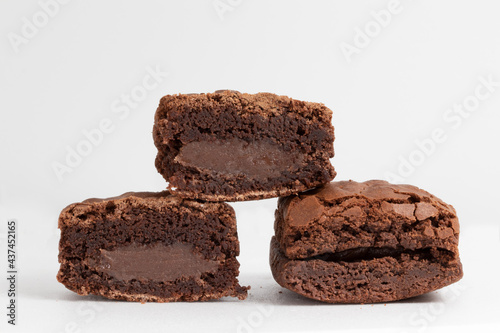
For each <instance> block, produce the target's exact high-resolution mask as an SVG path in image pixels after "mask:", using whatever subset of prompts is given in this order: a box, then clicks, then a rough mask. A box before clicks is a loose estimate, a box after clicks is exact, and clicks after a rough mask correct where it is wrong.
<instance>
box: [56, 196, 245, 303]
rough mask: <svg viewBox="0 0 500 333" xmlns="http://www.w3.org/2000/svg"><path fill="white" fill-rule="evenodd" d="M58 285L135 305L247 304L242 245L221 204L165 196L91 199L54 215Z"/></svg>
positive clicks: (230, 211)
mask: <svg viewBox="0 0 500 333" xmlns="http://www.w3.org/2000/svg"><path fill="white" fill-rule="evenodd" d="M59 228H60V229H61V240H60V243H59V262H60V263H61V267H60V270H59V273H58V275H57V279H58V280H59V282H61V283H62V284H64V285H65V286H66V288H68V289H69V290H72V291H74V292H76V293H78V294H80V295H88V294H94V295H101V296H104V297H107V298H112V299H121V300H127V301H140V302H149V301H154V302H170V301H204V300H210V299H218V298H221V297H224V296H233V297H238V298H240V299H244V298H245V297H246V296H247V289H248V287H242V286H240V285H239V283H238V279H237V276H238V273H239V263H238V261H237V260H236V256H237V255H238V254H239V242H238V236H237V232H236V218H235V214H234V211H233V209H232V208H231V207H230V206H229V205H227V204H225V203H201V202H196V201H191V200H183V199H180V198H178V197H175V196H172V195H171V194H169V193H168V192H160V193H147V192H142V193H132V192H131V193H126V194H124V195H122V196H119V197H115V198H109V199H89V200H86V201H83V202H81V203H75V204H72V205H70V206H68V207H67V208H65V209H64V210H63V211H62V212H61V215H60V217H59Z"/></svg>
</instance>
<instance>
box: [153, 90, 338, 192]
mask: <svg viewBox="0 0 500 333" xmlns="http://www.w3.org/2000/svg"><path fill="white" fill-rule="evenodd" d="M331 120H332V111H331V110H330V109H328V108H327V107H325V106H324V105H323V104H320V103H311V102H302V101H298V100H294V99H291V98H289V97H285V96H277V95H274V94H270V93H258V94H242V93H239V92H235V91H219V92H215V93H212V94H189V95H167V96H165V97H163V98H162V99H161V101H160V105H159V107H158V110H157V111H156V116H155V124H154V128H153V136H154V142H155V145H156V147H157V148H158V155H157V157H156V168H157V169H158V171H159V172H160V173H161V174H162V175H163V177H164V178H165V179H166V180H167V181H168V182H169V188H170V189H171V190H172V191H174V192H175V193H176V194H177V195H179V196H181V197H185V198H195V199H201V200H208V201H240V200H253V199H263V198H270V197H277V196H284V195H289V194H292V193H297V192H300V191H304V190H307V189H310V188H313V187H315V186H318V185H321V184H324V183H328V182H329V181H331V180H332V179H333V178H334V177H335V174H336V173H335V171H334V168H333V167H332V165H331V164H330V158H331V157H333V140H334V133H333V131H334V130H333V126H332V124H331Z"/></svg>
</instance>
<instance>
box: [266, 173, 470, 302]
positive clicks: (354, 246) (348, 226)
mask: <svg viewBox="0 0 500 333" xmlns="http://www.w3.org/2000/svg"><path fill="white" fill-rule="evenodd" d="M275 217H276V220H275V232H276V236H275V237H273V239H272V241H271V255H270V263H271V269H272V272H273V276H274V278H275V280H276V281H277V282H278V283H279V284H280V285H281V286H283V287H285V288H288V289H290V290H292V291H295V292H297V293H299V294H301V295H303V296H306V297H309V298H313V299H317V300H320V301H324V302H330V303H375V302H387V301H395V300H400V299H405V298H409V297H413V296H417V295H421V294H424V293H427V292H430V291H433V290H436V289H439V288H442V287H444V286H447V285H449V284H451V283H454V282H456V281H458V280H460V279H461V277H462V275H463V273H462V265H461V263H460V259H459V255H458V235H459V223H458V218H457V216H456V212H455V210H454V208H453V207H452V206H450V205H448V204H446V203H444V202H443V201H441V200H440V199H438V198H436V197H435V196H433V195H431V194H429V193H428V192H426V191H423V190H421V189H419V188H417V187H414V186H411V185H392V184H389V183H387V182H385V181H381V180H372V181H367V182H364V183H357V182H354V181H340V182H332V183H330V184H327V185H325V186H322V187H319V188H317V189H314V190H311V191H308V192H304V193H300V194H298V195H293V196H289V197H286V198H280V199H279V200H278V209H277V210H276V213H275Z"/></svg>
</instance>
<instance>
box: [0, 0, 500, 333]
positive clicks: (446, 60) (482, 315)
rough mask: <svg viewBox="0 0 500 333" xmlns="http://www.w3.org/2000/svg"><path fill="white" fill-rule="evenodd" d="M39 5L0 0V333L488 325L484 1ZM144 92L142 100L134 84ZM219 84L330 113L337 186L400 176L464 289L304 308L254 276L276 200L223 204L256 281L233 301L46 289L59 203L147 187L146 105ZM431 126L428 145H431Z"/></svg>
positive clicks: (493, 117) (499, 117)
mask: <svg viewBox="0 0 500 333" xmlns="http://www.w3.org/2000/svg"><path fill="white" fill-rule="evenodd" d="M54 1H55V0H54ZM54 1H50V0H42V1H41V2H40V3H42V4H44V3H52V4H53V3H54ZM40 3H39V2H37V1H32V0H30V1H2V2H1V4H0V94H1V95H0V97H1V98H0V110H1V111H0V112H1V113H0V142H1V145H0V220H1V230H0V242H1V244H0V245H1V248H0V268H1V269H2V272H5V271H6V245H5V233H6V222H7V220H8V219H11V218H15V219H17V221H18V225H19V235H18V238H19V239H18V252H19V257H18V258H19V272H20V274H19V285H18V293H19V297H18V325H17V326H16V327H15V328H12V327H7V324H6V321H7V318H6V316H5V313H6V312H7V311H6V309H5V307H6V305H7V295H6V290H7V285H6V281H5V278H4V277H3V276H4V273H2V274H0V277H2V278H1V280H0V281H1V283H0V288H1V289H0V303H1V304H0V309H3V310H0V318H1V319H0V321H1V322H0V327H1V329H0V330H1V331H2V332H3V331H5V329H6V328H7V329H8V330H9V331H12V332H33V331H37V332H41V331H47V332H101V331H103V332H104V331H105V332H107V331H109V330H110V329H112V330H115V329H116V330H120V331H122V332H128V331H139V330H140V331H146V332H147V331H151V332H153V331H162V332H167V331H168V332H170V331H172V332H178V331H183V330H187V331H212V330H218V331H221V332H226V331H227V332H265V331H279V332H288V331H290V332H301V331H314V330H333V329H336V330H345V331H355V332H357V331H365V330H375V331H377V330H378V331H384V332H386V331H395V332H434V331H440V332H444V331H452V330H458V331H462V330H464V331H465V330H466V331H470V330H471V329H480V330H482V331H495V332H498V330H500V318H499V313H500V305H499V304H498V299H499V298H500V291H499V289H498V275H499V273H500V265H499V259H498V255H499V254H500V229H499V227H500V220H499V217H498V216H499V215H498V214H497V213H496V209H497V208H498V199H500V198H499V194H498V190H497V188H498V187H499V186H500V181H499V177H498V169H499V167H500V166H499V158H498V144H499V142H500V140H499V139H500V134H499V130H498V126H499V123H500V113H499V107H500V86H499V85H498V82H500V33H499V32H500V20H499V19H498V15H499V13H500V4H499V3H498V2H496V1H468V2H465V1H439V2H438V1H403V0H402V1H401V2H399V3H398V2H396V3H394V2H393V3H391V2H389V1H378V0H377V1H355V2H354V1H264V0H258V1H257V0H253V1H244V0H221V1H218V0H217V1H213V0H207V1H175V2H174V1H159V0H158V1H106V2H103V1H82V0H73V1H69V2H68V3H67V4H62V0H61V4H59V5H57V6H54V5H52V6H48V7H47V6H43V5H41V4H40ZM215 5H218V6H219V7H218V8H219V12H218V11H217V9H216V7H215ZM224 6H225V7H224ZM43 7H46V9H43ZM47 8H48V9H47ZM389 10H392V14H390V18H388V16H387V15H385V16H384V15H383V14H384V13H385V14H387V13H390V11H389ZM47 12H50V15H49V14H47ZM373 12H376V13H378V15H374V14H373ZM376 17H378V21H377V19H376ZM382 21H383V22H382ZM380 22H382V23H380ZM360 31H361V32H360ZM366 33H368V36H367V35H366ZM343 49H344V50H346V49H350V50H351V51H352V52H354V51H353V50H355V53H353V54H351V55H350V56H349V55H346V54H345V52H344V51H342V50H343ZM152 70H153V71H155V70H156V71H159V72H162V73H166V72H168V75H164V74H160V75H159V77H158V83H155V81H152V80H150V79H148V78H147V75H148V71H152ZM145 78H146V80H149V81H147V82H146V83H149V85H148V87H149V88H150V89H149V90H147V89H144V88H141V86H142V84H143V80H144V79H145ZM484 80H490V81H493V82H497V83H496V86H495V84H493V85H490V86H489V87H486V86H485V85H484V84H483V83H482V82H483V81H484ZM152 85H156V86H155V87H152ZM488 88H489V90H488ZM217 89H234V90H239V91H242V92H249V93H255V92H259V91H267V92H274V93H277V94H284V95H289V96H291V97H294V98H296V99H302V100H307V101H315V102H323V103H324V104H325V105H327V106H328V107H329V108H331V109H332V110H333V124H334V126H335V128H336V140H335V150H336V156H335V158H334V159H333V160H332V162H333V164H334V166H335V167H336V169H337V171H338V176H337V180H344V179H354V180H358V181H362V180H367V179H372V178H381V179H394V177H396V178H397V179H396V180H397V181H398V182H405V183H411V184H414V185H417V186H419V187H422V188H424V189H426V190H428V191H430V192H431V193H433V194H435V195H437V196H438V197H440V198H442V199H443V200H445V201H446V202H449V203H451V204H453V205H454V206H455V207H456V209H457V211H458V213H459V217H460V221H461V225H462V234H461V244H460V250H461V256H462V260H463V264H464V271H465V277H464V279H463V280H462V281H461V282H460V283H458V284H455V285H454V286H452V287H449V288H445V289H443V290H441V291H438V292H434V293H431V294H429V295H425V296H422V297H418V298H415V299H412V300H407V301H403V302H398V303H390V304H387V305H385V304H379V305H327V304H320V303H317V302H313V301H310V300H307V299H304V298H301V297H299V296H297V295H295V294H293V293H291V292H288V291H287V290H283V289H281V288H280V287H279V286H278V285H277V284H276V283H275V282H274V280H273V279H272V277H271V275H270V270H269V267H268V259H267V257H268V244H269V240H270V238H271V236H272V234H273V230H272V226H273V212H274V209H275V206H276V199H269V200H264V201H258V202H246V203H237V204H234V205H233V207H235V209H236V212H237V217H238V227H239V235H240V240H241V256H240V262H241V275H240V281H241V283H242V284H243V285H251V286H252V289H251V291H250V295H249V297H248V299H247V300H245V301H235V300H231V299H227V300H222V301H217V302H209V303H196V304H186V303H179V304H146V305H141V304H135V303H125V302H112V301H106V300H103V299H101V298H97V297H86V298H83V297H79V296H77V295H75V294H73V293H71V292H70V291H68V290H66V289H65V288H64V287H63V286H62V285H60V284H59V283H58V282H57V281H56V279H55V275H56V273H57V269H58V263H57V242H58V238H59V233H58V230H57V217H58V214H59V212H60V211H61V209H62V208H63V207H64V206H65V205H67V204H69V203H71V202H74V201H80V200H83V199H85V198H88V197H106V196H113V195H117V194H121V193H123V192H127V191H131V190H155V191H156V190H161V189H163V188H164V187H165V182H164V180H163V178H162V177H161V176H160V175H158V174H157V172H156V170H155V168H154V157H155V154H156V149H155V147H154V145H153V141H152V136H151V129H152V125H153V115H154V112H155V110H156V106H157V104H158V101H159V99H160V97H161V96H163V95H165V94H170V93H179V92H181V93H189V92H212V91H214V90H217ZM141 92H142V93H144V94H142V95H141ZM131 93H135V97H136V102H134V101H132V102H133V103H132V104H130V106H128V107H127V106H125V105H126V104H124V102H123V101H122V98H126V96H125V95H130V94H131ZM464 103H465V106H463V104H464ZM457 105H458V106H457ZM460 105H462V106H461V107H462V109H463V110H465V111H464V112H462V114H461V115H460V114H458V113H455V111H454V110H457V108H458V107H460ZM103 121H104V122H105V123H106V122H108V123H109V124H111V125H110V127H111V129H110V130H108V131H107V132H108V133H105V134H103V137H102V138H99V135H97V136H96V137H95V138H96V139H95V140H94V141H95V143H94V144H92V145H91V146H90V148H89V146H88V143H85V141H86V140H87V139H86V137H85V134H84V132H85V131H87V132H91V133H95V129H96V128H99V126H100V124H101V123H102V122H103ZM436 131H437V132H438V133H439V138H440V139H439V140H438V141H439V142H437V143H436V142H435V143H433V144H430V143H429V139H430V138H432V135H433V134H432V133H434V132H436ZM419 143H420V146H422V144H424V148H419ZM85 145H87V146H85ZM84 146H85V147H86V148H87V151H86V152H85V153H86V156H83V157H82V158H81V160H79V161H76V162H75V161H73V162H74V163H73V167H71V172H65V173H64V174H63V175H62V176H61V175H60V177H59V178H58V176H57V174H56V172H54V165H56V164H57V163H60V164H57V165H59V166H60V165H63V164H67V161H66V158H67V155H68V151H70V150H76V149H78V147H80V148H81V149H82V147H84ZM85 147H84V148H85ZM66 171H68V170H67V169H66ZM281 291H282V293H280V292H281Z"/></svg>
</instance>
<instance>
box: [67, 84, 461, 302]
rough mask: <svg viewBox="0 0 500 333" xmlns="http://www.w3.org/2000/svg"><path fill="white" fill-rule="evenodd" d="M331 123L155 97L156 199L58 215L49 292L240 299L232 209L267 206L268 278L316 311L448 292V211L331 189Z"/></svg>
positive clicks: (270, 97) (264, 97)
mask: <svg viewBox="0 0 500 333" xmlns="http://www.w3.org/2000/svg"><path fill="white" fill-rule="evenodd" d="M331 120H332V112H331V110H329V109H328V108H327V107H325V106H324V105H323V104H320V103H310V102H302V101H298V100H294V99H291V98H288V97H285V96H277V95H274V94H269V93H259V94H254V95H251V94H242V93H239V92H236V91H217V92H215V93H212V94H189V95H168V96H165V97H163V98H162V99H161V101H160V105H159V107H158V110H157V111H156V115H155V124H154V128H153V137H154V142H155V145H156V147H157V148H158V155H157V157H156V168H157V170H158V171H159V172H160V174H162V175H163V177H164V178H165V179H166V180H167V182H168V190H167V191H164V192H160V193H144V192H142V193H137V192H136V193H133V192H131V193H126V194H124V195H122V196H119V197H115V198H108V199H89V200H86V201H83V202H81V203H75V204H72V205H70V206H68V207H66V208H65V209H64V210H63V211H62V213H61V216H60V218H59V227H60V229H61V241H60V245H59V246H60V253H59V262H60V263H61V268H60V271H59V273H58V280H59V281H60V282H61V283H63V284H64V285H65V286H66V287H67V288H68V289H70V290H72V291H75V292H77V293H78V294H81V295H87V294H95V295H102V296H104V297H108V298H113V299H122V300H129V301H141V302H146V301H157V302H168V301H197V300H209V299H218V298H221V297H224V296H233V297H238V298H239V299H244V298H245V297H246V296H247V290H248V289H249V287H244V286H240V285H239V283H238V279H237V276H238V273H239V263H238V261H237V260H236V257H237V256H238V254H239V242H238V236H237V231H236V218H235V214H234V210H233V209H232V208H231V206H229V205H228V204H227V203H225V202H224V201H244V200H256V199H264V198H271V197H280V198H279V200H278V209H277V211H276V214H275V232H276V235H275V237H273V239H272V241H271V255H270V263H271V269H272V273H273V276H274V278H275V280H276V281H277V282H278V283H279V284H280V285H281V286H283V287H285V288H288V289H290V290H292V291H295V292H297V293H299V294H301V295H303V296H306V297H309V298H313V299H316V300H320V301H324V302H330V303H368V302H385V301H392V300H399V299H404V298H408V297H412V296H416V295H420V294H423V293H426V292H429V291H432V290H436V289H438V288H441V287H443V286H446V285H448V284H450V283H453V282H455V281H458V280H459V279H460V278H461V276H462V267H461V264H460V260H459V257H458V234H459V224H458V219H457V217H456V213H455V210H454V209H453V207H452V206H450V205H447V204H446V203H444V202H442V201H441V200H439V199H438V198H436V197H434V196H432V195H431V194H429V193H427V192H425V191H423V190H420V189H418V188H416V187H413V186H410V185H391V184H389V183H387V182H384V181H368V182H365V183H357V182H354V181H348V182H331V181H332V180H333V178H334V177H335V175H336V172H335V171H334V168H333V167H332V165H331V164H330V158H332V157H333V140H334V130H333V126H332V122H331Z"/></svg>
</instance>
